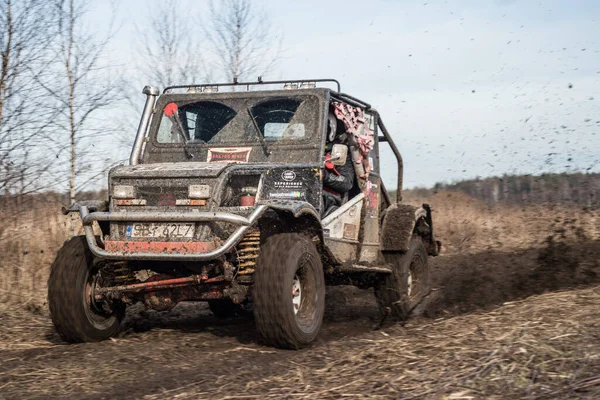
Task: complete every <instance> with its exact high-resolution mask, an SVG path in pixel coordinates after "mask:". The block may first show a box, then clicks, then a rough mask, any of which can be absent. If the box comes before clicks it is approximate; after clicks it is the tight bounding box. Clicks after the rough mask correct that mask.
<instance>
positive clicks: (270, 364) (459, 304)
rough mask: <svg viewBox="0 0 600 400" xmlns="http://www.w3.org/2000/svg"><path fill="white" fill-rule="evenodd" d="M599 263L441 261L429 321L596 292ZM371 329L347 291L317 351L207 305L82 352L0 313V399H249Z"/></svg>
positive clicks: (366, 306) (138, 320)
mask: <svg viewBox="0 0 600 400" xmlns="http://www.w3.org/2000/svg"><path fill="white" fill-rule="evenodd" d="M598 260H600V243H599V242H588V243H580V244H577V245H571V246H567V247H560V248H553V247H551V246H550V247H548V248H546V249H541V250H539V249H532V250H525V251H517V252H491V251H487V252H481V253H475V254H463V255H448V256H442V257H439V258H437V259H433V260H432V277H434V286H436V287H437V290H436V292H435V296H433V300H432V302H431V303H430V304H429V309H428V315H429V316H433V317H440V316H442V317H444V316H453V315H457V314H461V313H467V312H471V311H473V310H477V309H481V308H484V309H486V308H493V307H496V306H497V305H499V304H502V303H503V302H506V301H510V300H515V299H518V298H523V297H526V296H529V295H532V294H537V293H541V292H543V291H545V290H548V289H551V290H557V289H561V288H566V287H572V286H577V285H583V284H593V283H597V282H598V277H599V276H600V267H599V265H598ZM0 306H2V307H3V305H0ZM0 310H2V308H0ZM378 321H379V316H378V311H377V307H376V304H375V300H374V297H373V295H372V292H371V291H362V290H358V289H356V288H349V287H340V288H332V289H330V290H329V291H328V294H327V320H326V323H325V325H324V329H323V332H322V334H321V335H320V337H319V339H318V342H317V343H316V345H315V346H314V347H311V348H309V349H305V350H301V351H284V350H278V349H273V348H270V347H266V346H263V345H262V344H261V341H260V338H259V336H258V334H257V332H256V330H255V327H254V325H253V322H252V320H251V319H249V318H237V319H229V320H217V319H215V318H214V317H212V316H211V315H209V311H208V309H207V307H206V305H204V304H191V303H190V304H181V305H179V306H178V307H177V308H175V309H174V310H172V311H171V312H170V313H156V312H153V311H150V312H146V311H142V310H140V309H138V310H137V311H136V310H132V312H130V314H129V317H128V320H127V322H126V323H125V325H124V327H123V332H122V333H121V335H120V337H118V338H116V339H114V340H109V341H105V342H101V343H86V344H79V345H65V344H63V343H61V342H60V340H59V339H58V337H57V335H56V334H55V333H54V332H53V330H52V327H51V323H50V321H49V319H48V318H47V317H44V316H40V315H38V316H32V315H31V314H29V315H23V314H19V315H13V314H11V313H10V310H9V311H8V312H6V311H0V346H1V347H0V355H1V356H0V359H1V360H2V362H1V363H0V398H2V399H3V398H6V399H9V398H10V399H14V398H32V399H33V398H81V399H114V398H143V397H144V396H146V395H152V394H156V393H161V394H164V396H162V397H169V396H171V395H174V394H176V393H180V392H185V390H186V387H188V386H193V390H194V393H196V394H198V397H202V395H201V394H202V393H211V396H215V395H217V396H223V397H225V396H226V395H228V394H237V395H239V394H241V393H229V389H228V388H229V387H230V385H231V382H232V380H234V381H236V382H245V385H246V387H247V391H248V393H251V390H252V387H253V385H254V383H255V382H258V381H264V380H267V379H269V377H271V376H280V375H284V374H286V373H292V372H293V371H295V370H296V369H297V366H298V363H300V362H303V361H302V360H305V359H307V358H310V360H311V365H312V366H316V367H318V366H319V365H320V366H321V368H324V367H325V365H326V360H325V359H324V358H323V353H324V352H327V350H328V349H329V348H330V347H331V346H334V347H339V345H340V343H344V342H345V341H348V340H350V341H356V340H359V341H360V338H361V337H365V340H367V338H369V337H371V336H372V334H371V333H370V332H371V331H372V330H373V329H374V328H375V326H376V325H377V323H378ZM431 321H432V320H431V319H428V318H422V319H416V320H412V321H411V322H410V323H409V324H410V325H411V326H413V327H414V326H417V327H418V326H419V324H423V323H425V324H429V323H431ZM28 324H29V326H30V327H31V328H30V329H27V326H28ZM386 326H389V325H386ZM394 329H397V328H394ZM346 337H349V338H348V339H346ZM369 340H370V339H369ZM348 351H349V352H351V351H353V350H352V348H348ZM334 383H335V382H331V384H332V385H333V384H334ZM159 397H161V396H159Z"/></svg>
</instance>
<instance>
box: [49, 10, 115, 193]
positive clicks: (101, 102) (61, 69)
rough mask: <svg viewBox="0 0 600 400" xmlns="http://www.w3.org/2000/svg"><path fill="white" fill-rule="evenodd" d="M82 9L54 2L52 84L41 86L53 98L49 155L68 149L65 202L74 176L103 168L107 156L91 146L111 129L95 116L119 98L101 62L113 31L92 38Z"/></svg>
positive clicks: (73, 187) (107, 68) (73, 186)
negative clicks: (50, 152) (67, 188)
mask: <svg viewBox="0 0 600 400" xmlns="http://www.w3.org/2000/svg"><path fill="white" fill-rule="evenodd" d="M87 6H88V2H87V1H85V0H57V1H56V3H55V7H56V15H57V31H58V33H57V39H56V44H55V55H56V58H55V60H56V61H55V63H54V65H53V74H54V76H55V81H54V82H52V83H51V84H48V85H44V87H45V89H46V90H47V92H48V93H49V94H50V95H51V97H52V98H53V99H54V100H55V104H54V106H55V110H56V117H55V118H54V120H53V128H54V129H55V131H56V132H57V135H55V136H56V137H57V138H58V139H57V140H56V141H55V143H54V144H55V151H56V152H57V153H58V154H60V155H61V156H62V155H63V153H64V152H65V151H68V160H69V161H68V164H69V174H68V177H69V178H68V187H69V197H70V201H71V202H74V201H75V194H76V191H77V189H78V188H80V187H81V186H79V187H78V186H77V184H76V179H77V176H78V175H80V174H81V173H83V172H86V171H87V172H90V173H97V172H98V171H104V169H105V167H106V166H107V163H108V160H109V158H110V157H109V156H107V154H106V151H104V150H102V148H101V146H96V145H95V144H96V143H98V142H100V141H101V140H102V139H106V138H107V137H108V136H109V135H110V134H112V133H113V128H114V126H110V125H109V123H108V122H107V120H106V119H104V120H103V119H102V118H101V117H102V116H101V111H103V110H108V109H110V108H111V107H113V106H114V103H115V102H117V101H118V100H119V99H120V98H121V97H122V92H121V90H120V82H119V79H115V78H114V73H115V71H114V69H111V68H110V65H107V64H106V61H105V60H104V57H105V55H106V53H107V46H108V44H109V42H110V40H111V38H112V36H113V35H112V33H113V31H112V29H111V28H109V34H108V35H107V36H106V37H104V38H102V39H98V38H97V35H96V34H95V33H94V32H91V31H89V30H88V29H86V27H85V26H84V16H85V14H86V12H87V11H88V9H87ZM61 132H67V133H68V140H67V141H63V140H62V139H61V137H64V136H61V135H60V133H61ZM88 180H89V177H88Z"/></svg>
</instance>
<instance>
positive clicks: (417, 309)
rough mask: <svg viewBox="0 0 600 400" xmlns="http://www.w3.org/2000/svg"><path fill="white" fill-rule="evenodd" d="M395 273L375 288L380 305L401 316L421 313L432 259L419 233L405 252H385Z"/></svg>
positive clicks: (400, 317) (428, 283) (398, 316)
mask: <svg viewBox="0 0 600 400" xmlns="http://www.w3.org/2000/svg"><path fill="white" fill-rule="evenodd" d="M384 257H385V260H386V262H387V263H389V264H392V273H391V274H389V275H387V276H386V277H385V278H383V279H382V281H381V283H380V284H379V285H378V286H377V287H376V288H375V296H376V297H377V302H378V303H379V306H380V307H381V308H382V309H383V310H386V309H390V311H391V314H392V315H393V316H394V317H396V318H399V319H401V320H406V319H407V318H408V317H409V316H411V315H416V314H420V313H422V312H423V310H422V309H421V308H422V307H421V306H422V305H424V304H423V300H424V298H425V297H426V296H427V295H428V294H429V291H430V282H429V263H428V258H427V250H426V249H425V245H424V244H423V239H422V238H421V237H420V236H416V235H415V236H413V237H412V239H411V242H410V247H409V249H408V251H407V252H405V253H384Z"/></svg>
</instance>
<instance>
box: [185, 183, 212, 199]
mask: <svg viewBox="0 0 600 400" xmlns="http://www.w3.org/2000/svg"><path fill="white" fill-rule="evenodd" d="M188 197H189V198H190V199H208V198H209V197H210V186H208V185H190V186H189V187H188Z"/></svg>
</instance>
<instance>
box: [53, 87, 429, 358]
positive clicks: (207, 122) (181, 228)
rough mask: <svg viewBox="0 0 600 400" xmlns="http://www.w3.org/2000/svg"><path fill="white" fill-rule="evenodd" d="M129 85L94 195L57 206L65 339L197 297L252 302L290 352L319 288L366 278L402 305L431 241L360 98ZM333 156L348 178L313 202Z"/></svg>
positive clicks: (227, 310) (420, 275)
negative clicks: (104, 178) (132, 94)
mask: <svg viewBox="0 0 600 400" xmlns="http://www.w3.org/2000/svg"><path fill="white" fill-rule="evenodd" d="M143 93H144V94H146V96H147V97H146V104H145V107H144V111H143V115H142V118H141V121H140V124H139V128H138V131H137V136H136V138H135V142H134V145H133V150H132V152H131V156H130V159H129V165H121V166H117V167H114V168H112V169H111V170H110V171H109V174H108V188H109V198H108V200H107V201H82V202H79V203H75V204H73V205H71V206H70V207H69V208H67V209H63V212H64V213H65V214H67V213H70V212H77V213H79V215H80V217H81V221H82V223H83V229H84V233H85V235H84V236H78V237H73V238H72V239H70V240H69V241H67V242H66V243H65V244H64V246H63V248H62V249H61V250H60V251H59V253H58V255H57V257H56V260H55V261H54V263H53V264H52V267H51V273H50V278H49V282H48V297H49V307H50V313H51V315H52V321H53V323H54V326H55V327H56V330H57V331H58V333H59V334H60V336H62V338H63V339H64V340H66V341H68V342H87V341H98V340H103V339H107V338H109V337H110V336H111V335H113V334H115V333H116V332H117V330H118V329H119V326H120V323H121V320H122V319H123V316H124V313H125V308H126V307H127V306H128V305H131V304H134V303H136V302H143V303H145V305H146V306H147V307H149V308H152V309H155V310H169V309H171V308H172V307H174V306H175V305H176V304H177V303H178V302H181V301H208V304H209V306H210V309H211V310H212V312H213V313H214V315H215V316H217V317H226V316H232V315H234V314H236V313H242V312H251V313H252V314H253V315H254V318H255V321H256V326H257V328H258V330H259V331H260V333H261V334H262V337H263V338H264V340H265V342H267V343H268V344H270V345H274V346H278V347H284V348H299V347H302V346H305V345H308V344H309V343H311V342H313V341H314V340H315V338H316V337H317V335H318V333H319V329H320V328H321V324H322V320H323V314H324V311H325V310H324V309H325V286H326V285H356V286H359V287H363V288H369V287H374V289H375V294H376V297H377V299H378V303H379V304H380V305H381V307H382V308H383V309H386V310H388V312H390V311H391V313H392V314H393V315H395V316H397V317H400V318H406V317H407V316H408V315H410V314H411V313H414V311H415V308H416V307H417V306H418V304H419V303H420V302H421V300H422V299H423V296H425V295H426V294H427V292H428V290H429V270H428V262H427V259H428V255H437V253H438V251H439V246H440V244H439V242H437V241H436V240H435V239H434V236H433V225H432V220H431V211H430V209H429V207H428V206H427V205H423V207H414V206H410V205H403V204H400V203H399V202H400V200H401V188H402V173H403V165H402V158H401V156H400V153H399V151H398V149H397V147H396V146H395V145H394V142H393V141H392V138H391V136H390V134H389V133H388V131H387V130H386V128H385V126H384V124H383V121H382V120H381V117H380V115H379V114H378V113H377V111H376V110H375V109H373V108H372V107H371V106H370V105H369V104H368V103H366V102H364V101H361V100H359V99H357V98H355V97H352V96H350V95H347V94H344V93H342V92H341V90H340V86H339V83H338V82H337V81H335V80H330V79H324V80H302V81H285V82H284V81H281V82H264V81H262V80H261V79H259V80H258V82H244V83H241V82H240V83H238V82H234V83H231V84H205V85H189V86H173V87H168V88H166V89H165V90H164V91H163V93H162V95H160V96H159V91H158V89H156V88H152V87H145V88H144V90H143ZM336 138H337V139H340V138H341V139H340V140H337V139H336ZM384 145H388V146H389V147H390V148H391V150H392V153H393V155H394V156H395V159H396V161H397V173H398V185H397V192H396V198H397V199H398V201H396V200H393V199H392V198H390V195H388V192H387V191H386V189H385V187H384V185H383V181H382V179H381V176H380V172H382V170H383V169H386V170H388V171H390V170H392V168H391V166H390V165H385V167H384V166H383V165H382V164H381V163H380V157H379V148H380V146H384ZM348 160H351V165H352V166H353V168H352V169H353V173H354V174H355V175H354V176H352V178H353V179H352V182H353V186H352V188H351V189H350V190H349V191H347V192H345V193H337V195H338V196H337V197H336V199H337V201H338V202H337V204H335V202H334V204H333V206H328V207H325V206H324V197H323V196H324V194H327V193H328V192H326V191H325V190H324V189H326V188H324V183H323V176H324V173H325V172H326V170H329V172H330V173H336V170H335V168H336V166H341V165H348V164H346V163H347V162H348ZM352 169H351V170H352ZM392 172H395V171H392Z"/></svg>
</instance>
